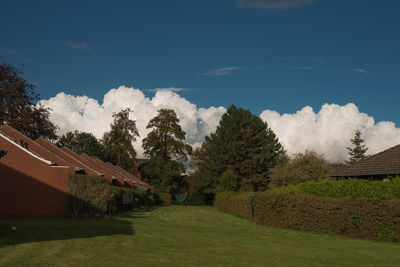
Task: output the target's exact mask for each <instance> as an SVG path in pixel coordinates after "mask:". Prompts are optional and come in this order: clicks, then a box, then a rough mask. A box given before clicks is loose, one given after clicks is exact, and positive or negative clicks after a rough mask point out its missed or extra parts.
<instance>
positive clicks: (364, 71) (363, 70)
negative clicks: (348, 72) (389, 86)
mask: <svg viewBox="0 0 400 267" xmlns="http://www.w3.org/2000/svg"><path fill="white" fill-rule="evenodd" d="M354 71H356V72H359V73H364V74H369V71H367V70H365V69H354Z"/></svg>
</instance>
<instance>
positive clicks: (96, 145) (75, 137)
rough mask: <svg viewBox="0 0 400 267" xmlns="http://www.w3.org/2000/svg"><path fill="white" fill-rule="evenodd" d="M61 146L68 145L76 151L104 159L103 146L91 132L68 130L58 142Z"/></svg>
mask: <svg viewBox="0 0 400 267" xmlns="http://www.w3.org/2000/svg"><path fill="white" fill-rule="evenodd" d="M57 145H58V146H59V147H63V146H66V147H68V148H69V149H71V150H72V151H74V152H75V153H78V154H82V153H85V154H87V155H89V156H94V157H98V158H100V159H104V156H103V146H102V144H101V143H100V141H99V140H97V138H96V137H95V136H94V135H93V134H91V133H85V132H80V131H78V130H75V131H74V132H67V133H66V134H63V135H62V136H61V137H60V139H59V140H58V142H57Z"/></svg>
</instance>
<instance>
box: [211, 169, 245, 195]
mask: <svg viewBox="0 0 400 267" xmlns="http://www.w3.org/2000/svg"><path fill="white" fill-rule="evenodd" d="M239 186H240V177H239V176H238V175H237V174H236V173H235V172H234V171H233V170H231V169H228V170H226V171H225V172H224V173H223V174H222V176H221V178H220V180H219V184H218V186H217V191H238V190H239Z"/></svg>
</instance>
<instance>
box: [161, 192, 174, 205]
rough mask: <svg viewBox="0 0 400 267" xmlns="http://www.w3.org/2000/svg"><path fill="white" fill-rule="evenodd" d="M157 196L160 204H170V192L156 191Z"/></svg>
mask: <svg viewBox="0 0 400 267" xmlns="http://www.w3.org/2000/svg"><path fill="white" fill-rule="evenodd" d="M158 197H159V199H160V200H161V204H165V205H171V202H172V198H171V194H170V193H158Z"/></svg>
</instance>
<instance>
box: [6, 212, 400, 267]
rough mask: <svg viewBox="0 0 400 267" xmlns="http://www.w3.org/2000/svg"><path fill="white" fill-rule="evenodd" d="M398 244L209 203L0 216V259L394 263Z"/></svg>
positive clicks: (12, 262)
mask: <svg viewBox="0 0 400 267" xmlns="http://www.w3.org/2000/svg"><path fill="white" fill-rule="evenodd" d="M13 225H15V226H16V227H17V232H11V230H10V229H11V226H13ZM399 252H400V244H399V243H391V242H378V241H372V240H362V239H353V238H348V237H342V236H335V235H327V234H320V233H303V232H297V231H293V230H286V229H277V228H271V227H265V226H260V225H256V224H254V223H252V222H249V221H247V220H245V219H242V218H238V217H235V216H232V215H230V214H225V213H222V212H220V211H218V210H216V209H215V208H212V207H190V206H189V207H187V206H168V207H156V208H152V209H148V210H143V211H139V212H129V213H123V214H120V215H117V216H113V217H111V218H110V219H109V220H103V219H82V220H71V219H51V220H0V266H71V265H75V266H246V265H247V266H399V262H400V253H399Z"/></svg>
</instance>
